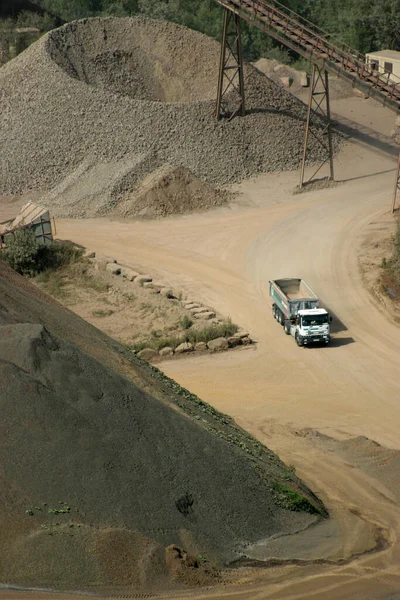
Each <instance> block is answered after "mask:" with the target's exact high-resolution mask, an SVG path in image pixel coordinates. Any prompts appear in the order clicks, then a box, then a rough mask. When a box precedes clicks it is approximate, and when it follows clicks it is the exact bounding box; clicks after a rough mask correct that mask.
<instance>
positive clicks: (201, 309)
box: [187, 306, 211, 315]
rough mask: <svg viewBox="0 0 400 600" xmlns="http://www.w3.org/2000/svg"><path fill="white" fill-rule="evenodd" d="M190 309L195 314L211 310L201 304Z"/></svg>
mask: <svg viewBox="0 0 400 600" xmlns="http://www.w3.org/2000/svg"><path fill="white" fill-rule="evenodd" d="M187 308H188V307H187ZM188 310H190V312H191V313H192V314H193V315H199V314H200V313H206V312H211V311H210V309H209V308H206V307H205V306H199V307H196V308H188Z"/></svg>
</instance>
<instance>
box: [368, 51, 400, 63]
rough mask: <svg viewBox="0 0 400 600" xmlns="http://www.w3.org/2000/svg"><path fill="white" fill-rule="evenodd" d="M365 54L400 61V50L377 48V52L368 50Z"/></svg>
mask: <svg viewBox="0 0 400 600" xmlns="http://www.w3.org/2000/svg"><path fill="white" fill-rule="evenodd" d="M365 56H368V57H371V58H391V59H392V60H399V61H400V52H397V50H379V51H378V52H368V53H367V54H366V55H365Z"/></svg>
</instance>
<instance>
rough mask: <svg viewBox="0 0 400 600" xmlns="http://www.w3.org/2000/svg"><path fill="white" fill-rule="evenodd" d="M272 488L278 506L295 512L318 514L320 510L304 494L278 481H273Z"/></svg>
mask: <svg viewBox="0 0 400 600" xmlns="http://www.w3.org/2000/svg"><path fill="white" fill-rule="evenodd" d="M272 487H273V489H274V490H275V492H276V493H277V500H278V503H279V505H280V506H282V507H283V508H287V509H288V510H291V511H295V512H307V513H310V514H311V515H315V514H320V511H319V510H318V509H317V508H316V507H315V506H314V505H313V504H311V502H310V501H309V500H308V498H306V497H305V496H301V494H299V493H298V492H296V491H295V490H292V489H291V488H288V487H286V486H285V485H282V484H280V483H274V484H273V486H272Z"/></svg>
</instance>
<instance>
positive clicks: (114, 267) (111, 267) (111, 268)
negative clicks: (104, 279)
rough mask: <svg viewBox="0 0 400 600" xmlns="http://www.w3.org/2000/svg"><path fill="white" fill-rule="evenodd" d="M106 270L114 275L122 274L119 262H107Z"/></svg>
mask: <svg viewBox="0 0 400 600" xmlns="http://www.w3.org/2000/svg"><path fill="white" fill-rule="evenodd" d="M106 271H108V272H109V273H111V274H112V275H120V274H121V267H120V265H118V264H117V263H107V266H106Z"/></svg>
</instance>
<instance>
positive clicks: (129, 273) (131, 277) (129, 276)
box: [122, 269, 139, 281]
mask: <svg viewBox="0 0 400 600" xmlns="http://www.w3.org/2000/svg"><path fill="white" fill-rule="evenodd" d="M122 277H125V278H126V279H127V280H128V281H133V280H134V279H136V277H139V273H136V271H132V269H125V271H124V273H122Z"/></svg>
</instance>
